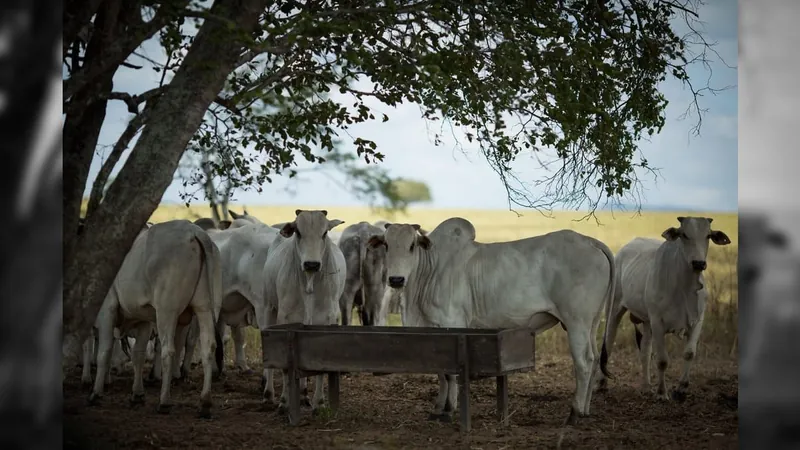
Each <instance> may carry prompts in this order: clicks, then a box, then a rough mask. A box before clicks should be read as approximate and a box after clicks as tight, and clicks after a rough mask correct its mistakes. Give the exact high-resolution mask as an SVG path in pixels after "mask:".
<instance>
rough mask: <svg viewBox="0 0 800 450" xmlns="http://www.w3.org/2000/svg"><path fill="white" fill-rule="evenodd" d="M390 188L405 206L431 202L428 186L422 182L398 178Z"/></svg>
mask: <svg viewBox="0 0 800 450" xmlns="http://www.w3.org/2000/svg"><path fill="white" fill-rule="evenodd" d="M392 187H393V188H394V191H395V192H396V193H397V196H398V197H400V198H401V199H402V200H403V202H404V203H405V204H407V205H409V204H412V203H424V202H429V201H431V200H433V197H431V191H430V189H429V188H428V185H427V184H425V183H424V182H422V181H416V180H409V179H406V178H398V179H396V180H394V181H393V182H392Z"/></svg>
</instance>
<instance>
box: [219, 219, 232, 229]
mask: <svg viewBox="0 0 800 450" xmlns="http://www.w3.org/2000/svg"><path fill="white" fill-rule="evenodd" d="M230 226H231V221H230V220H220V221H219V225H217V228H219V229H220V230H227V229H228V228H230Z"/></svg>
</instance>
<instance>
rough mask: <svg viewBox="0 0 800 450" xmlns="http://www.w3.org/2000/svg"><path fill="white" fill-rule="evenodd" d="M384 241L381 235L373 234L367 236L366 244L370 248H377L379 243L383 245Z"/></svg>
mask: <svg viewBox="0 0 800 450" xmlns="http://www.w3.org/2000/svg"><path fill="white" fill-rule="evenodd" d="M385 244H386V241H385V240H384V239H383V236H377V235H373V236H370V237H369V240H368V241H367V245H368V246H369V247H372V248H378V247H380V246H381V245H385Z"/></svg>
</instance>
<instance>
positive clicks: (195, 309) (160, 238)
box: [89, 220, 222, 417]
mask: <svg viewBox="0 0 800 450" xmlns="http://www.w3.org/2000/svg"><path fill="white" fill-rule="evenodd" d="M221 285H222V275H221V269H220V254H219V249H218V248H217V246H216V245H214V243H213V242H212V241H211V239H210V238H209V236H208V234H207V233H206V232H205V231H203V230H202V229H201V228H200V227H198V226H197V225H195V224H193V223H191V222H189V221H187V220H174V221H169V222H164V223H158V224H155V225H153V226H152V227H150V229H149V230H146V231H145V232H143V233H141V234H139V236H138V237H137V238H136V240H135V241H134V243H133V246H132V247H131V249H130V251H129V252H128V254H127V255H126V257H125V259H124V260H123V263H122V267H121V268H120V270H119V272H118V273H117V277H116V278H115V280H114V283H113V284H112V287H111V289H110V290H109V292H108V295H107V296H106V298H105V301H104V302H103V305H102V307H101V308H100V312H99V314H98V317H97V321H96V322H97V327H98V336H99V351H98V361H97V377H96V378H95V383H94V388H93V390H92V393H91V395H90V396H89V401H90V403H93V402H95V401H96V400H97V399H98V398H100V397H101V396H102V394H103V384H104V379H105V376H106V373H107V372H108V363H109V356H110V352H111V347H112V341H113V330H114V326H118V327H119V328H120V330H121V332H122V333H123V334H125V333H126V332H127V331H128V330H131V329H133V330H135V334H136V343H135V344H134V348H133V358H132V359H133V366H134V379H133V394H132V396H131V402H132V403H134V404H135V403H142V402H144V387H143V383H142V365H143V363H144V356H145V350H146V346H147V342H148V340H149V338H150V334H151V330H152V323H153V322H155V324H156V328H157V330H158V335H159V337H160V338H161V352H160V353H161V354H160V355H159V356H160V357H161V364H162V365H163V367H164V374H165V375H164V376H163V379H162V383H161V394H160V397H159V404H158V408H157V411H158V412H160V413H168V412H169V410H170V407H171V402H170V397H169V393H170V378H171V375H172V366H173V363H174V362H175V359H176V347H178V348H180V347H181V346H182V344H183V343H177V345H176V342H175V337H176V335H180V331H181V330H180V328H181V327H186V326H187V325H189V322H190V321H191V319H192V315H193V314H194V315H196V316H197V318H198V324H199V327H200V349H201V354H202V362H203V369H204V370H203V371H204V379H203V388H202V391H201V393H200V405H201V407H200V414H201V416H203V417H209V416H210V408H211V377H212V370H213V366H212V360H211V355H212V353H213V352H214V351H215V348H216V349H217V350H218V351H217V352H216V354H217V364H218V366H220V367H221V365H222V361H221V359H222V353H221V347H222V343H221V338H220V336H219V334H217V333H215V329H214V324H215V322H216V317H217V315H218V314H219V308H220V305H221ZM176 325H177V329H176ZM215 334H216V342H215Z"/></svg>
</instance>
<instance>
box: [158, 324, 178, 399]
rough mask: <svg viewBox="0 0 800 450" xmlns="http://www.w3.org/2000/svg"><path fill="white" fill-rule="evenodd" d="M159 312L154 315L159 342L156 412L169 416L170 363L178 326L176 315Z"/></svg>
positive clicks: (173, 352) (173, 354)
mask: <svg viewBox="0 0 800 450" xmlns="http://www.w3.org/2000/svg"><path fill="white" fill-rule="evenodd" d="M159 312H160V313H161V314H158V312H157V313H156V314H157V315H156V327H157V328H158V338H159V341H160V342H161V355H160V356H161V395H160V396H159V399H158V408H157V410H156V411H157V412H159V413H160V414H169V411H170V409H171V408H172V403H170V398H169V391H170V382H171V381H172V362H173V360H174V359H175V334H176V333H175V331H176V330H175V329H176V327H177V326H178V313H177V312H176V311H170V310H163V311H159Z"/></svg>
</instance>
